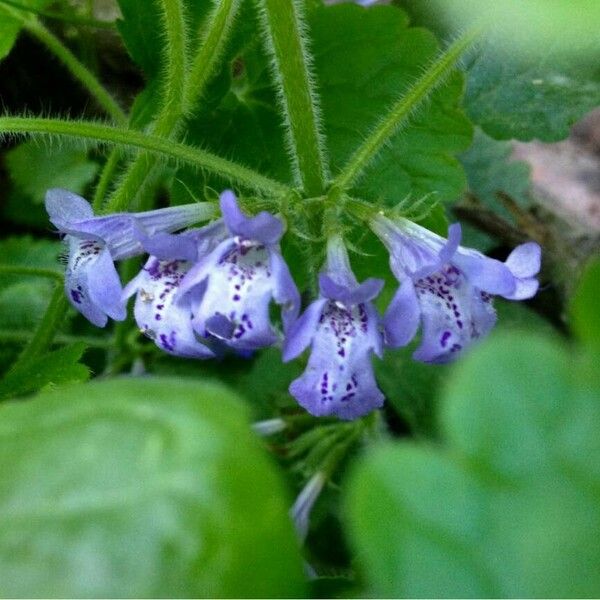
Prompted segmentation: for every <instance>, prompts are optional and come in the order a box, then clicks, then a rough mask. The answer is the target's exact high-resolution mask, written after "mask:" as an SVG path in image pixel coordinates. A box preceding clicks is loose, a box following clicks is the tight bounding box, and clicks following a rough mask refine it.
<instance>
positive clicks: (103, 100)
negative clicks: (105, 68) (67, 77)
mask: <svg viewBox="0 0 600 600" xmlns="http://www.w3.org/2000/svg"><path fill="white" fill-rule="evenodd" d="M22 21H23V27H24V28H25V29H26V30H27V31H29V33H31V34H32V35H33V36H35V37H36V38H37V39H38V40H39V41H40V42H42V43H43V44H44V45H45V46H46V47H47V48H48V49H49V50H50V51H52V52H53V53H54V54H55V55H56V56H57V57H58V58H59V59H60V60H61V61H62V62H63V63H64V65H65V66H66V67H67V69H69V71H70V72H71V74H72V75H73V76H74V77H75V79H77V80H78V81H79V82H80V83H81V84H82V85H83V86H84V87H85V88H86V89H87V90H88V92H89V93H90V94H91V95H92V96H93V97H94V98H95V100H96V101H97V102H98V104H99V105H100V106H101V107H102V108H103V109H104V110H105V111H106V113H107V114H109V115H110V116H111V117H112V118H113V119H114V120H115V121H116V122H117V123H120V124H124V123H126V122H127V115H126V114H125V113H124V112H123V110H122V109H121V107H120V106H119V104H118V103H117V101H116V100H115V99H114V98H113V97H112V96H111V95H110V93H109V92H108V91H107V90H106V88H105V87H104V86H103V85H102V84H101V83H100V82H99V81H98V79H96V77H95V75H94V74H93V73H92V72H91V71H90V70H89V69H88V68H87V67H86V66H85V65H84V64H83V63H81V62H80V61H79V59H78V58H77V57H76V56H75V55H74V54H73V53H72V52H71V51H70V50H69V49H68V48H67V47H66V46H65V45H64V44H63V43H62V42H61V41H60V40H59V39H58V38H57V37H56V36H55V35H54V34H53V33H51V32H50V31H48V29H46V28H45V27H44V26H43V25H42V24H41V23H40V22H39V21H38V20H37V19H22Z"/></svg>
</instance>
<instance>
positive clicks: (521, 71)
mask: <svg viewBox="0 0 600 600" xmlns="http://www.w3.org/2000/svg"><path fill="white" fill-rule="evenodd" d="M597 54H598V49H596V52H595V54H593V55H592V56H597ZM599 74H600V68H599V67H598V63H597V61H596V62H595V63H593V64H591V65H589V64H585V62H582V61H577V60H572V61H568V60H566V59H564V57H561V55H560V54H557V53H553V52H552V48H548V49H546V50H545V51H544V52H543V53H541V55H540V54H534V55H533V56H529V55H527V56H522V57H519V56H514V55H511V54H510V51H509V50H508V49H507V48H506V47H501V46H498V45H497V44H493V43H489V44H487V45H486V46H485V47H484V48H483V49H482V51H481V52H480V53H479V54H478V55H477V56H476V57H475V58H474V60H473V61H472V63H471V65H470V67H469V70H468V78H467V82H468V83H467V94H466V98H465V105H466V108H467V111H468V114H469V116H470V117H471V119H472V120H473V121H474V122H475V123H477V124H478V125H479V126H480V127H481V128H482V129H483V130H484V131H485V132H486V133H487V134H488V135H490V136H492V137H493V138H495V139H500V140H505V139H510V138H516V139H519V140H524V141H528V140H531V139H533V138H538V139H540V140H543V141H547V142H552V141H557V140H560V139H563V138H565V137H567V135H568V134H569V129H570V127H571V125H573V123H575V122H576V121H577V120H579V119H580V118H581V117H582V116H583V115H584V114H585V113H587V112H588V111H590V110H592V109H593V108H595V107H596V106H598V104H600V79H599V77H598V75H599Z"/></svg>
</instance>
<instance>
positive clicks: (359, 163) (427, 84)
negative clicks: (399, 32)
mask: <svg viewBox="0 0 600 600" xmlns="http://www.w3.org/2000/svg"><path fill="white" fill-rule="evenodd" d="M474 38H475V33H470V34H467V35H464V36H463V37H461V38H459V39H458V40H457V41H456V42H454V43H453V44H452V45H451V46H450V47H449V48H448V49H447V50H446V51H445V52H444V53H443V54H441V55H440V56H439V57H438V58H437V59H436V60H435V62H434V63H433V64H432V65H431V66H430V67H429V68H428V69H427V71H426V72H425V73H424V74H423V75H422V76H421V77H420V78H419V79H418V80H417V81H416V82H415V83H414V84H413V85H412V86H411V87H410V88H409V89H408V91H407V92H406V93H405V94H404V96H402V98H400V100H398V102H396V104H395V105H394V106H393V107H392V108H391V109H390V111H389V112H388V114H387V115H386V116H385V117H383V119H382V120H381V121H380V123H379V125H377V126H376V127H375V129H374V130H373V131H372V132H371V133H370V135H368V136H367V138H366V140H365V141H364V142H363V144H362V145H361V146H359V148H357V150H356V151H355V152H354V154H352V156H351V157H350V159H349V160H348V162H347V164H346V166H345V167H344V168H343V169H342V171H341V173H340V174H339V175H338V176H337V177H336V178H335V180H334V182H333V186H334V187H337V188H341V189H343V190H346V189H348V188H350V187H351V186H352V184H353V183H355V181H356V180H357V179H358V178H359V177H360V176H361V174H362V173H363V171H364V170H365V168H366V167H367V166H368V165H369V163H370V162H371V161H372V160H373V159H374V158H375V157H376V156H377V154H378V153H379V152H380V151H381V149H382V148H383V146H384V145H385V144H386V142H387V141H388V140H389V139H390V138H391V137H392V135H394V133H396V131H398V129H399V127H400V126H401V125H403V124H404V123H405V122H406V120H407V118H408V117H409V116H410V114H411V113H412V112H413V111H414V110H415V108H417V106H419V105H420V103H421V102H422V101H423V100H424V99H425V98H427V97H428V96H429V94H430V93H431V92H432V91H433V90H434V89H435V88H436V87H437V86H438V85H440V84H441V83H442V82H443V81H444V80H445V79H446V77H447V75H448V74H449V73H450V72H451V70H452V68H453V67H454V66H455V64H456V62H457V61H458V59H459V58H460V56H461V55H462V53H463V52H464V51H465V50H466V49H467V47H468V46H469V45H470V44H471V43H472V41H473V39H474Z"/></svg>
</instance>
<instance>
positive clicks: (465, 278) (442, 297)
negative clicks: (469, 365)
mask: <svg viewBox="0 0 600 600" xmlns="http://www.w3.org/2000/svg"><path fill="white" fill-rule="evenodd" d="M372 228H373V230H374V231H375V233H376V234H377V235H378V236H379V237H380V239H381V240H382V241H383V243H384V244H385V245H386V246H387V248H388V250H389V251H390V266H391V269H392V271H393V273H394V275H395V276H396V278H397V279H398V281H399V282H400V284H401V285H400V287H399V289H398V291H397V292H396V295H395V296H394V298H393V299H392V302H391V303H390V306H389V307H388V309H387V311H386V314H385V317H384V328H385V338H386V343H387V345H389V346H391V347H400V346H405V345H406V344H408V343H409V342H410V341H411V340H412V339H413V337H414V336H415V335H416V333H417V329H418V328H419V324H421V325H422V339H421V345H420V346H419V348H417V350H416V351H415V353H414V355H413V357H414V358H415V359H416V360H420V361H423V362H432V363H444V362H448V361H450V360H453V359H454V358H456V357H457V356H458V355H459V354H460V353H462V352H463V351H464V350H465V349H466V348H468V347H469V346H470V345H471V344H472V343H473V342H474V341H475V340H477V339H479V338H482V337H484V336H485V335H487V333H489V331H490V330H491V329H492V327H493V326H494V324H495V322H496V312H495V310H494V307H493V306H492V296H493V295H499V296H503V297H504V298H507V299H509V300H523V299H526V298H531V297H532V296H533V295H534V294H535V293H536V292H537V289H538V281H537V279H536V278H535V276H536V275H537V273H538V272H539V270H540V259H541V250H540V247H539V245H538V244H536V243H534V242H529V243H527V244H522V245H520V246H518V247H517V248H515V249H514V250H513V251H512V253H511V254H510V256H509V257H508V259H507V260H506V262H504V263H502V262H500V261H498V260H494V259H492V258H488V257H486V256H484V255H483V254H481V253H480V252H477V251H476V250H472V249H469V248H463V247H462V246H459V243H460V238H461V229H460V225H458V224H454V225H451V226H450V228H449V229H448V239H447V240H445V239H444V238H442V237H440V236H438V235H436V234H435V233H433V232H431V231H429V230H428V229H425V228H424V227H421V226H420V225H417V224H416V223H412V222H411V221H408V220H406V219H399V220H398V221H397V222H392V221H390V220H389V219H387V218H386V217H384V216H382V215H378V216H377V217H375V219H374V220H373V222H372Z"/></svg>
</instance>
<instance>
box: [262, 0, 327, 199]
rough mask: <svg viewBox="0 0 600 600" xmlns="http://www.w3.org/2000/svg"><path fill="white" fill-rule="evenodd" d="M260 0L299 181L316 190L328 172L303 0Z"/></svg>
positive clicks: (312, 191)
mask: <svg viewBox="0 0 600 600" xmlns="http://www.w3.org/2000/svg"><path fill="white" fill-rule="evenodd" d="M259 5H260V8H261V10H260V13H261V19H262V24H263V29H264V36H263V37H264V40H265V46H266V48H267V51H268V52H269V54H270V55H271V59H272V67H273V75H274V78H275V83H276V85H277V88H278V96H279V102H280V105H281V109H282V112H283V117H284V121H285V131H286V136H287V146H288V151H289V154H290V158H291V161H292V169H293V172H294V176H295V178H296V183H297V185H299V186H301V187H302V189H303V190H304V191H305V193H306V194H307V195H309V196H318V195H320V194H322V193H323V191H324V189H325V185H326V182H327V177H328V173H327V168H326V163H325V150H324V147H323V146H324V143H323V136H322V135H321V132H320V116H319V105H318V101H317V100H318V98H317V94H316V93H315V90H314V82H313V77H312V75H311V73H310V66H311V65H310V58H309V55H308V53H307V48H306V46H307V43H306V39H305V34H304V30H305V24H304V17H303V14H302V6H301V4H300V1H299V0H259Z"/></svg>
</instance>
